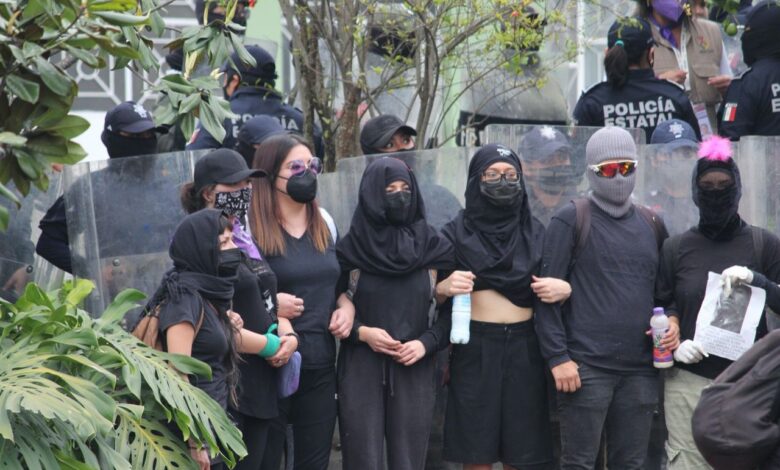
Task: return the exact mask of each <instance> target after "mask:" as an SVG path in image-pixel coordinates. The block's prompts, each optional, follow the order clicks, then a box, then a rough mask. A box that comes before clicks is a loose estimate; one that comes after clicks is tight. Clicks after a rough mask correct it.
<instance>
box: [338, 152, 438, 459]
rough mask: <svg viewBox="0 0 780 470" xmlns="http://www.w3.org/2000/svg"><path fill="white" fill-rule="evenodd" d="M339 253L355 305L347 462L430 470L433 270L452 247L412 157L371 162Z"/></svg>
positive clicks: (348, 361) (344, 376)
mask: <svg viewBox="0 0 780 470" xmlns="http://www.w3.org/2000/svg"><path fill="white" fill-rule="evenodd" d="M336 253H337V254H338V257H339V261H340V262H341V265H342V268H343V269H344V270H345V271H349V272H350V279H351V281H350V282H351V284H352V286H351V289H353V290H354V292H353V291H352V290H350V294H351V295H352V300H353V302H354V303H355V309H356V318H355V322H354V324H353V328H352V333H351V335H350V337H349V338H348V339H347V340H345V341H342V343H341V350H340V351H339V368H338V369H339V373H338V378H339V405H340V406H339V432H340V433H341V446H342V456H343V458H344V469H345V470H350V469H381V468H384V467H385V464H384V462H385V455H387V468H388V469H390V470H401V469H403V470H414V469H417V470H422V469H423V468H424V467H425V454H426V450H427V448H428V435H429V434H430V429H431V422H432V419H433V407H434V402H435V399H436V391H435V383H434V379H433V378H434V366H435V353H436V351H438V348H437V346H438V341H437V337H436V335H435V333H434V332H433V331H432V330H431V327H432V326H433V321H432V320H433V318H432V316H430V312H431V308H432V307H433V305H432V302H435V298H434V288H435V277H434V275H432V274H431V270H434V271H433V272H434V273H435V269H436V268H444V267H451V266H452V265H453V262H452V261H453V256H452V255H453V253H452V245H451V244H450V243H449V242H448V241H447V240H446V239H444V238H443V237H441V236H440V235H439V234H438V233H437V232H436V230H435V229H434V228H433V227H431V226H430V225H428V223H427V222H426V220H425V209H424V205H423V201H422V198H421V196H420V192H419V188H418V186H417V180H416V179H415V177H414V174H413V173H412V171H411V170H410V169H409V168H408V167H407V166H406V164H405V163H404V162H402V161H401V160H397V159H395V158H390V157H386V158H381V159H379V160H376V161H374V162H373V163H371V164H370V165H369V166H368V167H367V168H366V170H365V172H364V173H363V178H362V179H361V181H360V192H359V196H358V206H357V208H356V209H355V213H354V214H353V216H352V224H351V226H350V229H349V233H347V234H346V235H345V236H344V238H343V239H341V240H340V241H339V243H338V244H337V246H336ZM352 279H354V280H352ZM385 441H386V442H387V452H386V453H385Z"/></svg>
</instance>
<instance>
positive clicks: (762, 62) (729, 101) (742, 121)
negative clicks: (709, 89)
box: [718, 0, 780, 140]
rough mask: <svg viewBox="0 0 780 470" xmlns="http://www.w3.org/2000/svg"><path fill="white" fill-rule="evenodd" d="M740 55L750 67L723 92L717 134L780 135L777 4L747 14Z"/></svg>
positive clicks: (779, 9) (733, 136)
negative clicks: (723, 98) (724, 97)
mask: <svg viewBox="0 0 780 470" xmlns="http://www.w3.org/2000/svg"><path fill="white" fill-rule="evenodd" d="M745 21H746V24H745V32H744V34H743V35H742V54H743V56H744V59H745V63H746V64H747V65H749V66H750V68H749V69H747V70H746V71H745V72H743V73H742V75H740V76H739V77H737V78H735V79H734V80H733V81H732V82H731V86H730V87H729V91H728V92H727V93H726V99H725V101H724V103H725V104H724V106H723V109H722V110H721V119H720V120H719V124H718V132H719V133H720V135H722V136H725V137H728V138H730V139H732V140H738V139H739V138H740V137H742V136H743V135H780V41H779V40H778V37H777V31H778V30H780V5H778V4H777V3H776V2H775V1H773V0H764V1H762V2H761V3H759V4H757V5H756V6H755V7H753V9H752V10H751V11H750V12H749V13H748V15H747V18H746V20H745Z"/></svg>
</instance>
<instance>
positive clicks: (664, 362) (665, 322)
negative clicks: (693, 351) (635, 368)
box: [650, 307, 674, 369]
mask: <svg viewBox="0 0 780 470" xmlns="http://www.w3.org/2000/svg"><path fill="white" fill-rule="evenodd" d="M650 328H652V330H653V365H654V366H655V367H656V368H658V369H665V368H667V367H672V366H673V365H674V357H673V356H672V352H671V351H669V350H668V349H666V348H664V347H662V346H661V339H662V338H663V337H664V335H665V334H666V332H667V331H669V317H667V316H666V314H665V313H664V309H663V307H656V308H654V309H653V316H652V317H651V318H650Z"/></svg>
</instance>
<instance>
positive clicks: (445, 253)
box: [336, 157, 454, 276]
mask: <svg viewBox="0 0 780 470" xmlns="http://www.w3.org/2000/svg"><path fill="white" fill-rule="evenodd" d="M394 181H404V182H406V183H407V184H408V185H409V189H410V194H409V199H410V201H411V203H410V204H409V205H408V209H407V210H405V211H400V210H399V211H394V210H390V212H394V213H396V215H395V217H397V220H394V221H391V220H389V219H390V217H388V215H389V214H388V210H389V207H388V206H389V205H388V197H387V194H386V193H385V188H386V187H387V185H389V184H390V183H392V182H394ZM396 194H398V193H396ZM401 212H403V217H401V216H400V215H401V214H398V213H401ZM401 219H402V220H401ZM336 254H337V255H338V257H339V262H340V263H341V264H342V266H343V267H344V268H346V269H354V268H358V269H360V270H363V271H367V272H370V273H374V274H380V275H385V276H400V275H404V274H408V273H411V272H414V271H416V270H420V269H425V268H440V269H452V268H454V256H453V253H452V245H451V244H450V243H449V242H448V241H447V240H446V239H445V238H443V237H441V236H440V235H439V234H438V233H437V232H436V230H435V229H434V228H433V227H431V226H430V225H428V223H427V222H426V220H425V208H424V205H423V201H422V198H421V197H420V191H419V188H418V186H417V180H416V179H415V177H414V174H413V173H412V171H411V170H410V169H409V167H407V166H406V164H405V163H404V162H402V161H401V160H398V159H396V158H392V157H385V158H380V159H378V160H376V161H374V162H373V163H371V164H370V165H369V166H368V167H367V168H366V171H365V172H364V173H363V178H362V179H361V181H360V192H359V196H358V206H357V208H356V209H355V213H354V214H353V215H352V225H350V228H349V232H348V233H347V234H346V235H345V236H344V238H342V239H341V240H339V242H338V243H337V244H336Z"/></svg>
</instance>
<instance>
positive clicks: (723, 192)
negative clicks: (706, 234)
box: [699, 184, 739, 228]
mask: <svg viewBox="0 0 780 470" xmlns="http://www.w3.org/2000/svg"><path fill="white" fill-rule="evenodd" d="M737 195H738V191H737V185H735V184H732V185H731V186H730V187H728V188H725V189H710V190H705V189H701V188H699V225H704V226H708V227H712V228H719V227H725V226H726V224H727V223H728V222H729V221H730V220H731V218H732V217H733V216H734V214H736V213H737V210H738V209H739V205H738V203H737Z"/></svg>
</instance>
